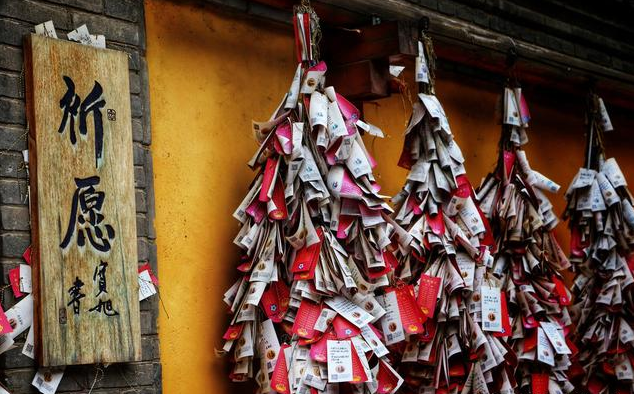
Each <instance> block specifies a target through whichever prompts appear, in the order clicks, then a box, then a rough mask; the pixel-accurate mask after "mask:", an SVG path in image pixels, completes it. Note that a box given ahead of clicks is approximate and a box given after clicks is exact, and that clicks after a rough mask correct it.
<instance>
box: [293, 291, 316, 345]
mask: <svg viewBox="0 0 634 394" xmlns="http://www.w3.org/2000/svg"><path fill="white" fill-rule="evenodd" d="M320 314H321V305H320V304H316V303H314V302H312V301H310V300H308V299H306V298H304V299H302V303H301V304H300V306H299V309H298V310H297V315H296V316H295V322H294V323H293V334H297V336H299V337H300V338H306V339H311V338H313V337H314V336H315V323H316V322H317V319H319V315H320Z"/></svg>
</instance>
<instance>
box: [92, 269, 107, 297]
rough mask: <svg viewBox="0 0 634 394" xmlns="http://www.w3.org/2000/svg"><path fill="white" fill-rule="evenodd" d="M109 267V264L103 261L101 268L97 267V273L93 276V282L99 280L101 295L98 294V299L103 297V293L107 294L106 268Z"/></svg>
mask: <svg viewBox="0 0 634 394" xmlns="http://www.w3.org/2000/svg"><path fill="white" fill-rule="evenodd" d="M107 267H108V263H106V262H105V261H102V262H101V263H100V264H99V266H97V267H95V273H94V274H93V275H92V280H97V279H99V293H97V297H99V295H101V293H107V292H108V290H107V289H106V268H107Z"/></svg>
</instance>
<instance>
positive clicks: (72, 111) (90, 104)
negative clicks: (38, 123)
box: [57, 75, 106, 167]
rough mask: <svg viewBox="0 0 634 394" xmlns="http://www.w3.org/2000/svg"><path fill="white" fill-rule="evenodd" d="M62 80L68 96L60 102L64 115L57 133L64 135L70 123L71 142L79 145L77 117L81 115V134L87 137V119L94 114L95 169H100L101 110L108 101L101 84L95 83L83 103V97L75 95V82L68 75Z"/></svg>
mask: <svg viewBox="0 0 634 394" xmlns="http://www.w3.org/2000/svg"><path fill="white" fill-rule="evenodd" d="M62 78H63V79H64V82H65V83H66V94H64V96H63V97H62V98H61V99H60V100H59V107H60V108H61V109H62V110H63V111H64V114H63V115H62V122H61V123H60V125H59V129H58V130H57V132H58V133H60V134H62V133H64V131H65V130H66V124H67V123H69V127H70V130H69V134H70V142H71V144H73V145H75V144H76V143H77V135H76V134H75V119H76V117H77V115H79V133H80V134H81V135H82V136H84V137H85V136H86V135H87V134H88V129H87V127H86V118H87V117H88V115H89V114H91V113H92V118H93V125H94V129H95V167H99V165H100V164H101V161H102V155H103V115H102V113H101V109H102V108H103V107H105V105H106V100H104V99H103V97H102V94H103V88H102V87H101V85H100V84H99V82H97V81H95V85H94V86H93V88H92V90H91V91H90V93H88V96H86V98H85V100H84V101H83V102H82V101H81V97H80V96H79V95H78V94H77V93H75V83H74V82H73V80H72V79H71V78H70V77H67V76H66V75H64V76H63V77H62Z"/></svg>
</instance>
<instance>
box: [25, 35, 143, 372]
mask: <svg viewBox="0 0 634 394" xmlns="http://www.w3.org/2000/svg"><path fill="white" fill-rule="evenodd" d="M24 52H25V65H26V70H27V72H26V81H27V113H28V123H29V127H30V130H29V153H30V161H31V165H30V176H31V180H30V181H31V196H30V198H31V228H32V264H33V287H34V293H33V296H34V314H35V315H34V329H35V330H36V331H35V334H36V336H35V338H36V340H35V344H36V352H37V354H38V358H39V362H40V364H41V365H44V366H56V365H71V364H90V363H113V362H123V361H135V360H140V359H141V335H140V315H139V294H138V291H139V290H138V273H137V250H136V246H137V237H136V213H135V199H134V172H133V171H134V167H133V161H132V128H131V115H130V91H129V81H128V59H127V55H126V54H125V53H123V52H119V51H114V50H107V49H98V48H93V47H90V46H85V45H80V44H77V43H72V42H69V41H64V40H56V39H51V38H46V37H42V36H37V35H31V37H28V38H27V40H26V44H25V46H24Z"/></svg>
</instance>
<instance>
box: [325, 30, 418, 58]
mask: <svg viewBox="0 0 634 394" xmlns="http://www.w3.org/2000/svg"><path fill="white" fill-rule="evenodd" d="M416 37H417V32H416V28H415V27H414V24H412V23H407V22H385V23H381V24H378V25H374V26H363V27H360V28H359V29H349V30H340V29H324V31H323V39H322V41H321V45H320V46H321V51H322V58H324V59H325V60H326V61H327V62H328V64H333V65H334V64H347V63H354V62H359V61H363V60H372V59H384V58H388V57H390V56H393V55H399V54H404V55H410V56H416V54H417V50H418V49H417V47H416Z"/></svg>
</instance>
